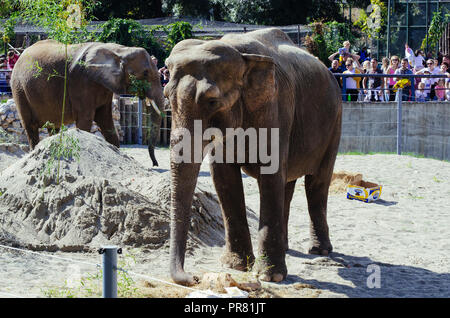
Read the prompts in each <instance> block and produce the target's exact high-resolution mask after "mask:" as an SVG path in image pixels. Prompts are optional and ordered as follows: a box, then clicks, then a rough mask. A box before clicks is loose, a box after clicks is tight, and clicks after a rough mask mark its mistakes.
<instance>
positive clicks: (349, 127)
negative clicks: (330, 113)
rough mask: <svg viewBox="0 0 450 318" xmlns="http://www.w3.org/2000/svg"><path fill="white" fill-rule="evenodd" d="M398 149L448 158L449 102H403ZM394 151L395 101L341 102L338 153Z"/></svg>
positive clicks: (395, 135) (449, 145)
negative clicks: (340, 128)
mask: <svg viewBox="0 0 450 318" xmlns="http://www.w3.org/2000/svg"><path fill="white" fill-rule="evenodd" d="M401 129H402V134H401V148H402V152H403V153H414V154H418V155H423V156H425V157H428V158H436V159H441V160H442V159H444V160H450V102H448V101H446V102H427V103H420V102H402V126H401ZM350 151H357V152H363V153H368V152H396V151H397V102H379V103H375V102H351V103H348V102H346V103H343V117H342V138H341V143H340V147H339V152H350Z"/></svg>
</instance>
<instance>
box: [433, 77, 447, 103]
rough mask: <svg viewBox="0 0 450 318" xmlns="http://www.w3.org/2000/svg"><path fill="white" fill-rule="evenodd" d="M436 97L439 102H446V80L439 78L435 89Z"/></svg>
mask: <svg viewBox="0 0 450 318" xmlns="http://www.w3.org/2000/svg"><path fill="white" fill-rule="evenodd" d="M434 91H435V93H434V95H435V99H436V100H438V101H443V100H445V80H444V79H443V78H439V79H438V82H437V84H436V86H435V87H434Z"/></svg>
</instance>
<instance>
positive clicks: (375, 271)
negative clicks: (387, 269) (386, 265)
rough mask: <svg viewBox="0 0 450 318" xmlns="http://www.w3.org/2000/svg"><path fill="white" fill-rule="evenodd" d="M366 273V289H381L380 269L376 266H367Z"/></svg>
mask: <svg viewBox="0 0 450 318" xmlns="http://www.w3.org/2000/svg"><path fill="white" fill-rule="evenodd" d="M366 273H370V275H369V276H368V277H367V281H366V285H367V287H368V288H370V289H372V288H381V268H380V266H378V265H376V264H370V265H369V266H367V269H366Z"/></svg>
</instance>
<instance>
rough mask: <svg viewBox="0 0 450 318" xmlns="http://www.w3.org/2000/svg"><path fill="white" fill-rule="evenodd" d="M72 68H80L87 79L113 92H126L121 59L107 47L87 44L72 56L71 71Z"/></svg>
mask: <svg viewBox="0 0 450 318" xmlns="http://www.w3.org/2000/svg"><path fill="white" fill-rule="evenodd" d="M74 70H80V71H81V72H82V73H83V74H84V75H86V76H87V77H88V78H89V79H91V80H92V81H94V82H96V83H98V84H100V85H103V86H104V87H106V88H107V89H109V90H110V91H112V92H114V93H117V94H124V93H125V92H126V78H125V69H124V65H123V62H122V59H121V58H120V57H119V56H118V55H117V54H115V53H114V52H113V51H112V50H110V49H108V48H104V47H101V46H88V47H87V48H85V49H84V50H83V51H81V52H79V54H78V56H76V57H75V58H74V61H73V62H72V66H71V71H74Z"/></svg>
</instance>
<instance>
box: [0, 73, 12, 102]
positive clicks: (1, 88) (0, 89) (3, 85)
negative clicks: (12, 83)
mask: <svg viewBox="0 0 450 318" xmlns="http://www.w3.org/2000/svg"><path fill="white" fill-rule="evenodd" d="M11 72H12V71H11V70H0V97H1V96H2V95H11V87H9V79H10V78H11Z"/></svg>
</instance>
